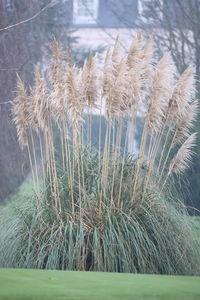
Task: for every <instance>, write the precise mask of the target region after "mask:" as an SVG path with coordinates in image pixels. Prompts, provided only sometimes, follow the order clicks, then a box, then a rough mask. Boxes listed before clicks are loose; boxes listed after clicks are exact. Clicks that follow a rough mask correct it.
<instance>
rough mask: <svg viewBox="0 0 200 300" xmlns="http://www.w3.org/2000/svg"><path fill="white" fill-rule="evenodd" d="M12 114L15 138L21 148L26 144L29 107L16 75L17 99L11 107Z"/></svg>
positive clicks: (19, 79)
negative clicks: (15, 131)
mask: <svg viewBox="0 0 200 300" xmlns="http://www.w3.org/2000/svg"><path fill="white" fill-rule="evenodd" d="M12 110H13V113H14V119H13V121H14V123H15V125H16V128H17V136H18V140H19V143H20V146H21V148H22V149H23V148H24V146H27V144H28V138H27V132H26V129H27V125H28V123H27V121H28V118H29V105H28V96H27V92H26V89H25V86H24V83H23V81H22V80H21V78H20V77H19V75H18V74H17V97H16V99H15V101H14V102H13V107H12Z"/></svg>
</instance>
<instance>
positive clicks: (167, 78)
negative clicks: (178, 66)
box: [148, 53, 175, 132]
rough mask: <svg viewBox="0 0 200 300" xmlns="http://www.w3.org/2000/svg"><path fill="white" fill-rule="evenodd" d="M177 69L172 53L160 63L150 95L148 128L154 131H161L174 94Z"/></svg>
mask: <svg viewBox="0 0 200 300" xmlns="http://www.w3.org/2000/svg"><path fill="white" fill-rule="evenodd" d="M174 72H175V67H174V64H173V61H172V59H171V55H170V53H166V54H165V55H164V56H163V57H162V58H161V60H160V61H159V63H158V65H157V67H156V70H155V74H154V77H153V81H152V85H151V88H150V95H149V109H148V126H149V129H150V130H152V131H155V132H157V131H159V129H160V128H161V125H162V123H163V119H164V117H165V114H166V111H167V108H168V103H169V99H170V97H171V94H172V88H173V83H174Z"/></svg>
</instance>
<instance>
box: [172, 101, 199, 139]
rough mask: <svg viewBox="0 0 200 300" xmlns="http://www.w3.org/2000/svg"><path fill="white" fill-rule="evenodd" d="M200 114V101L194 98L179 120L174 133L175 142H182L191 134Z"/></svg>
mask: <svg viewBox="0 0 200 300" xmlns="http://www.w3.org/2000/svg"><path fill="white" fill-rule="evenodd" d="M197 114H198V101H197V100H194V101H193V102H192V103H190V104H189V105H188V107H187V108H186V109H185V111H184V113H183V114H182V116H181V118H180V119H178V121H177V129H176V132H175V135H174V144H177V143H181V142H182V140H183V139H184V138H185V137H188V136H189V134H190V129H191V128H192V127H193V126H194V121H195V119H196V117H197Z"/></svg>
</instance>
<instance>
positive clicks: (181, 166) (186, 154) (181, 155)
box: [168, 133, 196, 176]
mask: <svg viewBox="0 0 200 300" xmlns="http://www.w3.org/2000/svg"><path fill="white" fill-rule="evenodd" d="M195 140H196V133H193V134H191V135H190V136H189V137H188V138H187V140H186V141H185V142H184V143H183V145H182V146H181V147H180V149H179V150H178V152H177V154H176V155H175V157H174V158H173V159H172V161H171V163H170V165H169V172H168V176H169V175H171V174H172V173H175V174H181V173H183V172H184V171H185V169H187V168H188V167H189V164H190V162H191V159H192V154H193V151H192V149H193V147H194V146H195Z"/></svg>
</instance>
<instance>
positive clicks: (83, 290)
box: [0, 269, 200, 300]
mask: <svg viewBox="0 0 200 300" xmlns="http://www.w3.org/2000/svg"><path fill="white" fill-rule="evenodd" d="M0 286H1V288H0V299H1V300H68V299H69V300H72V299H73V300H79V299H80V300H90V299H91V300H100V299H103V300H117V299H123V300H133V299H134V300H144V299H148V300H161V299H162V300H179V299H180V300H199V299H200V277H187V276H165V275H143V274H140V275H139V274H116V273H100V272H98V273H97V272H75V271H51V270H48V271H47V270H45V271H44V270H25V269H0Z"/></svg>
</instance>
